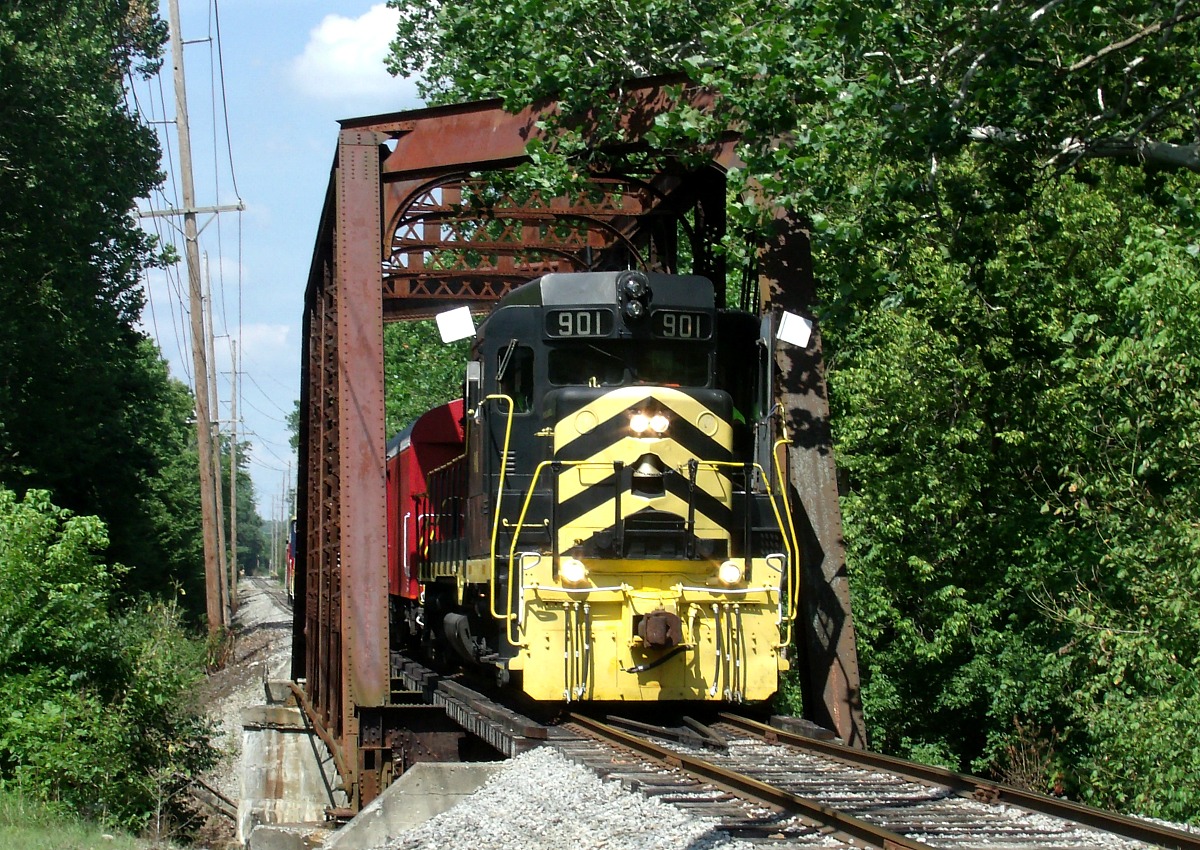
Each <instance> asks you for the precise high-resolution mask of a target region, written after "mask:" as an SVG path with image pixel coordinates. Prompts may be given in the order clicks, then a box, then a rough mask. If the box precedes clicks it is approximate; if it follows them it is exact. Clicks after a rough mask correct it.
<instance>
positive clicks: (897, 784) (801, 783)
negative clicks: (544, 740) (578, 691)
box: [550, 714, 1200, 850]
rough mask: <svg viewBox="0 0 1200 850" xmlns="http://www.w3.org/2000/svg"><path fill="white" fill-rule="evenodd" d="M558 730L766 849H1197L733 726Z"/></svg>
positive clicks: (1043, 802)
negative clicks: (767, 842) (832, 845)
mask: <svg viewBox="0 0 1200 850" xmlns="http://www.w3.org/2000/svg"><path fill="white" fill-rule="evenodd" d="M564 728H565V729H567V730H572V731H575V732H576V733H577V735H578V737H577V738H576V739H575V740H573V741H566V740H561V739H559V737H558V736H557V735H551V736H550V742H551V743H552V744H555V745H556V746H558V747H559V749H560V750H562V751H563V752H564V753H566V754H567V755H569V756H570V757H572V758H574V759H575V760H576V761H581V762H583V763H584V764H587V765H588V766H589V767H591V768H592V769H594V770H597V771H598V772H600V773H602V774H604V775H606V776H608V777H609V778H613V779H618V780H620V781H622V782H623V783H624V784H625V785H626V786H628V787H630V788H635V789H637V790H639V791H642V792H643V793H649V794H652V795H654V796H658V797H659V798H660V799H662V800H664V801H665V802H671V803H673V804H675V805H679V806H682V807H684V808H687V809H689V810H691V811H693V812H694V813H696V814H697V815H701V816H707V817H712V818H716V819H718V820H719V821H720V822H721V828H722V829H723V830H725V831H727V832H729V833H731V834H734V835H738V836H740V837H743V838H746V839H750V840H755V839H757V840H770V842H771V843H772V845H773V846H812V845H814V844H817V843H821V844H824V845H826V846H828V844H829V841H830V839H833V840H835V841H839V842H842V843H844V844H847V845H850V846H867V847H879V848H887V850H893V848H905V850H921V848H945V847H980V848H996V850H1000V848H1011V850H1029V849H1030V848H1045V850H1058V849H1059V848H1063V849H1064V850H1065V848H1080V847H1105V848H1114V850H1116V848H1130V850H1132V848H1143V847H1150V846H1159V847H1172V848H1181V850H1200V836H1195V835H1192V834H1189V833H1184V832H1180V831H1178V830H1174V829H1170V828H1167V827H1161V826H1158V825H1157V824H1152V823H1148V822H1145V821H1140V820H1135V819H1132V818H1125V817H1121V816H1119V815H1111V814H1108V813H1105V812H1100V811H1097V810H1094V809H1088V808H1086V807H1083V806H1078V805H1075V804H1072V803H1068V802H1065V801H1060V800H1055V799H1052V798H1047V797H1043V796H1041V795H1036V794H1030V793H1028V792H1023V791H1020V790H1018V789H1015V788H1009V787H1007V786H1001V785H996V784H994V783H988V782H984V781H982V780H978V779H974V778H972V777H966V776H963V775H961V774H955V773H953V772H951V771H945V770H940V769H938V768H928V767H925V766H923V765H918V764H915V763H912V762H906V761H902V760H900V759H892V758H889V757H886V756H879V755H877V754H873V753H862V752H861V751H858V750H853V749H850V748H847V747H841V746H839V745H836V744H832V743H828V742H823V741H819V740H816V739H812V738H807V737H805V736H800V735H792V734H789V733H786V732H783V731H781V730H778V729H774V728H772V727H769V726H764V725H763V724H759V723H756V722H754V721H750V720H747V719H745V718H740V717H735V716H733V715H722V716H721V720H720V722H718V723H716V724H714V725H713V726H711V727H702V726H701V725H700V724H695V723H693V724H691V725H690V726H687V725H685V726H683V727H681V728H660V729H657V730H655V729H653V727H648V726H645V725H644V724H640V723H633V722H631V721H624V720H620V719H616V718H610V721H609V722H607V723H602V722H599V721H597V720H595V719H593V718H589V717H586V716H583V715H579V714H573V715H571V717H570V720H569V722H568V723H567V724H566V725H565V727H564ZM596 744H599V745H600V746H599V747H596V746H595V745H596ZM614 747H615V748H618V751H619V752H623V753H625V754H624V755H618V756H615V757H614V756H612V754H611V752H610V753H606V748H614Z"/></svg>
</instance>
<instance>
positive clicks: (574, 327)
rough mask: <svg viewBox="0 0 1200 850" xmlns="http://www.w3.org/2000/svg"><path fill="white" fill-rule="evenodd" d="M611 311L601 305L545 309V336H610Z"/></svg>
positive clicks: (611, 328) (611, 327)
mask: <svg viewBox="0 0 1200 850" xmlns="http://www.w3.org/2000/svg"><path fill="white" fill-rule="evenodd" d="M613 321H614V320H613V311H612V310H608V309H605V308H603V307H587V308H583V307H577V308H574V309H571V310H547V311H546V336H552V337H558V338H560V339H562V338H568V337H570V338H574V337H592V336H612V332H613Z"/></svg>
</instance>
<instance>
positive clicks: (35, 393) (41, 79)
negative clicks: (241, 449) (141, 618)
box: [0, 0, 203, 610]
mask: <svg viewBox="0 0 1200 850" xmlns="http://www.w3.org/2000/svg"><path fill="white" fill-rule="evenodd" d="M164 38H165V27H164V26H163V24H162V22H161V21H159V20H158V18H157V16H156V15H155V14H154V11H153V8H152V7H149V6H147V5H146V4H144V3H142V2H140V0H119V1H118V2H113V3H103V4H95V3H87V2H81V1H80V0H66V2H61V3H51V4H12V3H8V4H3V5H2V6H0V197H3V198H4V203H3V204H0V302H2V303H3V304H4V309H3V311H0V484H2V485H4V486H7V487H10V488H12V489H14V490H16V491H18V492H23V491H25V490H27V489H48V490H50V491H52V492H53V494H54V498H55V500H56V501H57V503H59V504H61V505H63V506H64V507H67V508H70V509H71V510H74V511H76V512H77V513H80V514H96V515H98V516H100V517H101V518H102V519H103V520H104V521H105V522H106V524H107V526H108V528H109V531H110V540H109V544H108V546H109V550H108V553H107V557H108V558H109V559H110V560H112V561H119V562H121V563H124V564H127V565H128V566H129V567H130V569H129V571H128V572H127V573H126V574H125V575H124V578H123V584H124V590H125V592H127V593H129V594H131V595H133V594H137V593H140V592H154V593H162V594H170V593H171V592H172V591H173V590H174V589H175V588H176V587H178V588H180V589H182V590H185V591H187V592H188V593H192V591H194V590H196V589H197V588H198V580H197V573H198V571H199V565H200V559H199V557H198V552H199V537H198V533H199V530H198V527H197V525H196V523H195V521H194V519H193V517H194V513H193V512H192V508H193V498H194V494H195V487H196V485H195V484H194V483H193V482H192V481H191V479H193V478H195V473H194V469H195V465H194V462H192V461H193V458H192V457H191V456H189V454H188V453H189V451H190V449H189V444H190V441H191V439H192V438H191V436H190V435H189V433H188V430H189V429H188V427H187V422H188V419H189V418H190V417H191V403H190V397H189V395H188V391H187V389H186V388H185V387H184V386H183V385H181V384H179V383H177V382H174V381H172V380H171V379H170V378H169V376H168V372H167V368H166V364H165V362H164V361H163V360H162V358H161V356H160V354H159V353H158V352H157V351H156V350H155V349H154V347H153V346H152V345H151V344H150V343H149V342H148V341H147V339H146V338H145V335H144V334H143V333H142V332H141V331H140V330H139V329H138V328H137V321H138V319H139V314H140V311H141V308H142V294H141V288H140V278H141V275H142V273H143V272H144V271H145V270H146V269H147V268H149V267H153V266H155V265H159V264H161V263H163V262H166V261H167V260H168V259H169V258H168V257H167V256H165V255H163V254H160V253H159V252H158V251H157V248H156V246H155V245H154V243H153V241H152V239H151V238H150V237H149V236H148V235H147V234H146V233H145V232H144V231H142V230H141V229H140V228H138V226H137V223H136V220H135V219H134V218H133V216H132V215H131V214H130V213H131V210H132V209H133V207H134V201H135V199H136V198H138V197H141V196H145V195H147V194H148V193H149V191H150V190H151V188H152V187H153V186H154V185H155V184H156V183H157V182H158V181H159V180H160V179H161V175H160V173H159V171H158V159H159V150H158V146H157V143H156V141H155V136H154V133H153V132H152V131H151V130H150V129H149V128H148V127H147V126H145V125H144V124H143V123H141V121H140V120H139V119H138V116H136V115H135V114H132V113H131V112H130V111H129V110H128V108H127V106H126V99H125V90H124V84H125V80H126V79H127V78H128V76H129V75H132V74H139V73H141V74H144V73H150V72H153V71H154V70H155V69H156V68H157V66H158V56H159V51H160V47H161V44H162V42H163V40H164ZM188 462H192V470H193V472H192V474H191V476H190V477H189V476H188V475H187V474H186V470H185V464H186V463H188ZM185 601H187V602H188V603H195V606H196V608H197V610H198V609H200V608H202V606H203V594H202V593H194V594H192V595H189V596H187V597H185Z"/></svg>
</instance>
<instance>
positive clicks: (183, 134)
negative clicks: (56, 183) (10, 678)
mask: <svg viewBox="0 0 1200 850" xmlns="http://www.w3.org/2000/svg"><path fill="white" fill-rule="evenodd" d="M167 5H168V11H169V21H168V25H169V35H170V40H171V58H172V61H173V65H174V69H175V123H176V128H177V129H178V131H179V172H180V174H179V182H180V189H181V192H182V196H183V197H182V200H183V210H182V213H183V241H184V261H185V263H186V265H187V273H188V304H189V310H190V312H191V329H192V373H193V376H194V377H195V381H196V388H195V395H196V443H197V449H198V451H199V453H200V521H201V524H202V526H203V529H204V588H205V603H206V610H207V612H208V633H209V635H216V634H219V633H220V631H221V628H222V626H223V624H224V616H223V612H222V610H221V608H222V606H221V583H220V580H221V575H220V567H219V566H218V564H219V562H218V560H217V523H216V515H217V509H216V495H217V493H216V488H215V486H214V482H213V477H212V471H213V459H212V434H211V427H210V426H211V423H212V414H211V412H210V411H209V407H208V399H209V388H208V364H207V363H206V362H205V361H206V358H205V354H204V347H205V345H204V342H205V340H204V302H203V298H202V296H201V289H200V245H199V242H198V239H199V234H198V232H197V229H196V213H197V209H196V189H195V185H194V183H193V180H192V136H191V129H190V128H189V127H188V113H187V86H186V83H185V80H184V76H183V38H182V37H181V35H180V27H179V0H170V2H169V3H168V4H167Z"/></svg>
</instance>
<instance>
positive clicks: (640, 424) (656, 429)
mask: <svg viewBox="0 0 1200 850" xmlns="http://www.w3.org/2000/svg"><path fill="white" fill-rule="evenodd" d="M670 427H671V420H670V419H668V418H667V416H666V415H665V414H663V413H643V412H642V411H640V410H638V411H635V412H634V413H632V414H631V415H630V417H629V430H631V431H633V433H635V434H637V435H638V436H639V437H643V436H659V437H661V436H662V435H663V434H665V433H667V429H668V428H670Z"/></svg>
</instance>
